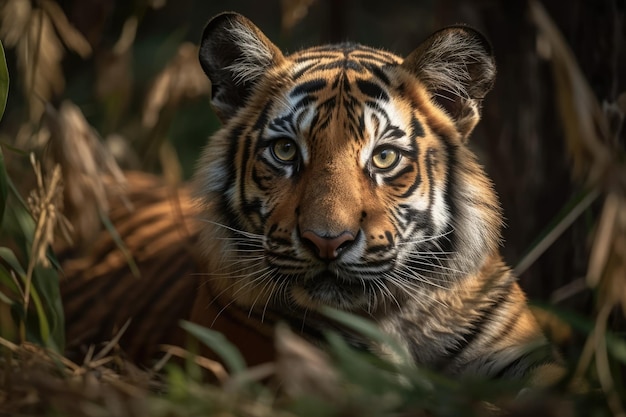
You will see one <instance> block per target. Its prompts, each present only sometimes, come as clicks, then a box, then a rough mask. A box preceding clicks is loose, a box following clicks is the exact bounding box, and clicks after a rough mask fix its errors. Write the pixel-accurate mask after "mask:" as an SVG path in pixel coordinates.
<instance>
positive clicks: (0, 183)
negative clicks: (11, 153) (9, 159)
mask: <svg viewBox="0 0 626 417" xmlns="http://www.w3.org/2000/svg"><path fill="white" fill-rule="evenodd" d="M8 181H9V175H8V174H7V171H6V168H5V167H4V154H3V153H2V148H0V227H2V219H3V218H4V210H5V207H6V206H7V197H8V194H9V184H8Z"/></svg>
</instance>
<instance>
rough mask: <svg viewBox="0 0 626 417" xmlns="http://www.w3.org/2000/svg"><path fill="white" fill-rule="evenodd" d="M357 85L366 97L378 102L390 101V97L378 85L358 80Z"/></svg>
mask: <svg viewBox="0 0 626 417" xmlns="http://www.w3.org/2000/svg"><path fill="white" fill-rule="evenodd" d="M356 85H357V87H358V88H359V90H361V92H362V93H363V94H365V95H366V96H369V97H371V98H373V99H376V100H382V101H389V95H388V94H387V93H386V92H385V91H384V90H383V89H382V88H381V87H380V86H379V85H378V84H376V83H373V82H371V81H368V80H356Z"/></svg>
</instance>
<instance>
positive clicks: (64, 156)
mask: <svg viewBox="0 0 626 417" xmlns="http://www.w3.org/2000/svg"><path fill="white" fill-rule="evenodd" d="M45 122H46V125H47V126H48V128H49V129H50V149H51V151H52V158H53V159H54V162H55V163H58V164H60V165H61V167H62V170H63V179H64V182H65V193H64V197H65V208H66V215H67V217H68V218H69V219H71V221H72V223H73V224H74V227H75V230H76V237H77V238H78V239H77V240H79V241H81V242H89V241H91V240H92V238H93V237H94V236H95V234H96V232H97V231H98V230H100V215H101V214H105V213H107V211H108V207H109V205H108V198H109V197H110V194H113V195H119V196H121V195H122V191H123V189H124V187H125V178H124V175H123V174H122V171H121V170H120V168H119V167H118V166H117V163H116V162H115V160H114V158H113V157H112V156H111V155H110V153H109V152H108V150H107V149H106V147H105V146H104V145H103V143H102V142H101V141H100V138H99V137H98V134H97V132H96V131H95V130H94V129H93V128H92V127H91V126H90V125H89V124H88V123H87V120H85V117H84V116H83V114H82V112H81V111H80V109H79V108H78V107H77V106H76V105H74V104H72V103H70V102H68V101H65V102H63V103H62V104H61V107H60V109H59V110H58V111H57V110H56V109H54V108H53V107H52V106H47V107H46V113H45Z"/></svg>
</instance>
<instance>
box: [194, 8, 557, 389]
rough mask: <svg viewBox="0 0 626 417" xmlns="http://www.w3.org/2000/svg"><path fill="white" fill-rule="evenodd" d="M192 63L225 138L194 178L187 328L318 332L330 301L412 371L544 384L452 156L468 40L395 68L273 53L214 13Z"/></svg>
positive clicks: (494, 204) (497, 218)
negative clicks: (194, 256)
mask: <svg viewBox="0 0 626 417" xmlns="http://www.w3.org/2000/svg"><path fill="white" fill-rule="evenodd" d="M199 60H200V64H201V66H202V68H203V70H204V71H205V73H206V74H207V76H208V78H209V79H210V81H211V84H212V93H211V97H212V105H213V107H214V109H215V111H216V113H217V115H218V117H219V118H220V120H221V121H222V122H223V127H222V128H221V129H220V130H219V131H218V132H217V133H215V134H214V135H213V136H212V137H211V138H210V140H209V142H208V145H207V146H206V148H205V149H204V151H203V153H202V156H201V158H200V159H199V163H198V165H197V170H196V174H195V177H194V185H195V197H196V199H197V201H198V203H199V205H200V217H201V220H200V223H201V230H200V234H201V240H200V247H201V248H202V250H203V259H204V260H205V261H206V264H205V265H204V267H205V270H206V271H207V272H208V274H209V275H208V278H207V279H206V282H204V283H203V285H202V286H201V287H200V289H199V292H198V295H197V297H196V299H195V304H194V307H193V312H192V316H191V319H192V321H195V322H198V323H201V324H205V325H208V326H213V327H214V328H215V327H217V328H218V329H219V330H224V331H225V332H226V333H228V329H227V328H225V327H220V326H219V323H218V322H219V320H220V318H221V317H222V316H223V315H225V314H226V315H228V314H230V315H235V316H236V315H240V316H241V317H243V318H244V319H245V320H248V321H249V322H250V325H249V327H250V328H251V329H252V328H254V327H255V325H254V322H255V320H256V322H258V323H263V325H265V326H266V325H267V324H268V323H270V324H271V323H274V322H278V321H287V322H288V323H291V324H292V325H293V326H294V327H295V328H296V329H299V330H301V331H302V332H303V333H307V329H309V328H310V330H311V331H310V333H315V332H316V330H320V328H321V327H323V326H324V322H323V320H321V319H320V318H319V316H318V315H317V314H316V312H317V310H319V308H320V307H321V306H330V307H333V308H338V309H341V310H345V311H349V312H352V313H355V314H358V315H362V316H364V317H367V318H370V319H371V320H373V321H374V322H376V323H377V324H378V325H379V326H380V328H381V329H382V330H383V331H384V332H386V333H388V334H390V335H392V336H394V337H395V338H397V339H398V340H399V341H400V343H401V344H402V345H403V346H404V348H405V349H406V351H407V352H408V353H409V354H410V357H411V358H412V359H413V360H414V362H415V364H416V365H418V366H424V367H428V368H431V369H436V370H440V371H442V372H444V373H446V374H449V375H472V376H481V377H488V378H514V379H521V378H525V379H527V380H529V381H530V384H533V385H542V384H544V383H550V382H552V381H554V380H555V379H557V378H558V376H559V375H560V368H559V367H558V365H556V360H555V358H554V356H553V353H552V349H551V347H550V345H549V344H548V342H547V341H546V339H545V337H544V336H543V335H542V333H541V331H540V329H539V326H538V324H537V323H536V321H535V319H534V317H533V315H532V314H531V312H530V310H529V308H528V307H527V303H526V298H525V296H524V294H523V292H522V290H521V289H520V287H519V286H518V283H517V280H516V277H515V276H513V275H512V273H511V271H510V269H509V267H507V266H506V265H505V264H504V263H503V261H502V259H501V257H500V255H499V252H498V248H499V244H500V239H501V237H500V228H501V226H502V215H501V209H500V206H499V203H498V199H497V196H496V194H495V192H494V190H493V187H492V184H491V182H490V180H489V179H488V178H487V176H486V175H485V172H484V171H483V169H482V167H481V166H480V165H479V164H478V162H477V160H476V157H475V156H474V154H473V153H472V152H471V151H470V150H469V148H468V146H467V144H468V138H469V136H470V134H471V132H472V130H473V129H474V127H475V126H476V124H477V123H478V121H479V119H480V110H481V104H482V100H483V98H484V97H485V95H486V94H487V93H488V91H489V90H490V89H491V87H492V85H493V83H494V78H495V75H496V67H495V63H494V58H493V55H492V51H491V49H490V45H489V43H488V42H487V41H486V40H485V38H484V37H483V36H482V35H481V34H480V33H478V32H477V31H475V30H473V29H471V28H469V27H466V26H455V27H449V28H445V29H443V30H440V31H438V32H436V33H434V34H433V35H432V36H430V37H429V38H428V39H426V40H425V41H424V42H423V43H421V44H420V45H419V46H418V47H417V49H415V50H414V51H413V52H412V53H410V54H409V55H408V56H407V57H405V58H401V57H399V56H397V55H395V54H392V53H390V52H386V51H384V50H380V49H374V48H371V47H367V46H362V45H358V44H353V43H342V44H336V45H327V46H319V47H312V48H309V49H304V50H302V51H299V52H296V53H293V54H291V55H284V54H283V53H282V52H281V51H280V50H279V49H278V48H277V47H276V46H275V45H274V44H273V43H272V42H271V41H270V40H268V39H267V37H266V36H265V35H264V34H263V33H262V32H261V31H260V30H259V29H258V28H257V27H256V26H255V25H254V24H253V23H252V22H250V21H249V20H248V19H247V18H245V17H243V16H241V15H238V14H236V13H223V14H220V15H218V16H216V17H214V18H213V19H212V20H211V21H210V22H209V23H208V25H207V26H206V28H205V30H204V33H203V37H202V42H201V46H200V51H199ZM216 323H217V325H216ZM259 327H263V326H259ZM303 329H304V330H303ZM240 341H242V344H243V345H247V344H248V345H251V346H248V347H247V349H249V350H251V351H254V350H255V346H254V342H249V343H248V342H246V338H245V337H242V338H241V340H240ZM244 348H246V347H245V346H244ZM370 348H371V349H372V350H377V349H379V350H380V351H384V349H383V348H378V347H376V346H371V347H370ZM379 353H380V352H379ZM383 353H384V352H383Z"/></svg>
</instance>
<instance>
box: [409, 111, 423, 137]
mask: <svg viewBox="0 0 626 417" xmlns="http://www.w3.org/2000/svg"><path fill="white" fill-rule="evenodd" d="M411 131H412V133H413V137H419V138H423V137H424V136H426V133H425V132H424V127H423V126H422V124H421V123H420V121H419V120H418V119H417V117H415V116H413V118H412V119H411Z"/></svg>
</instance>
